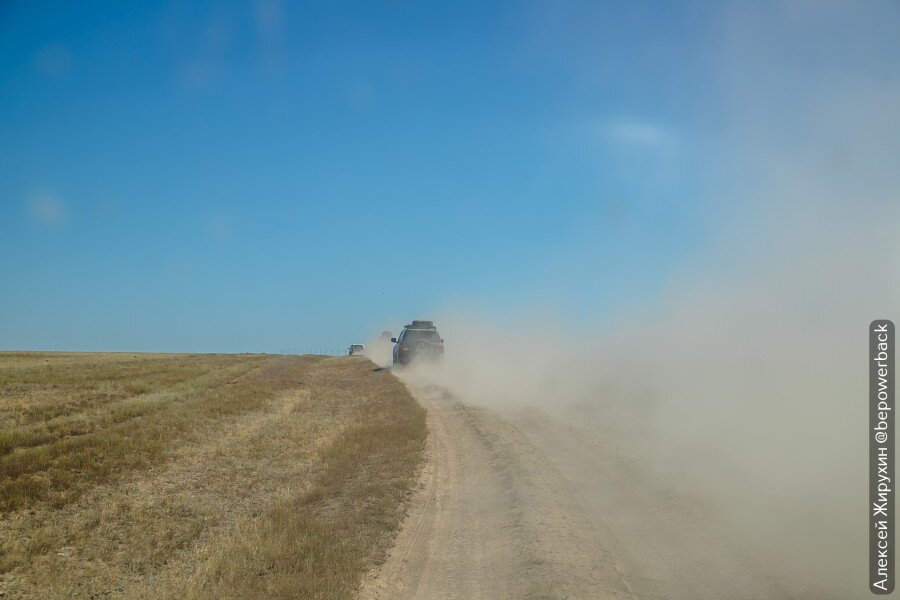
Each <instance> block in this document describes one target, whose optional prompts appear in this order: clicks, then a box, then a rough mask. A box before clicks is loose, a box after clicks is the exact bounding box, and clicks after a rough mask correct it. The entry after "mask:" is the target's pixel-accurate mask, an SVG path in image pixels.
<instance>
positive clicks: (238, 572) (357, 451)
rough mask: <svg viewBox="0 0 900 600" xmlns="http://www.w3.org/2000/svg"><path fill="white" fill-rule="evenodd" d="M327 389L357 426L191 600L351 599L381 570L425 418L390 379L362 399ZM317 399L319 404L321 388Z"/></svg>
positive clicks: (222, 558) (371, 386)
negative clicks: (370, 573)
mask: <svg viewBox="0 0 900 600" xmlns="http://www.w3.org/2000/svg"><path fill="white" fill-rule="evenodd" d="M351 360H353V359H351ZM360 362H361V361H360ZM365 364H366V366H367V367H368V366H371V363H369V362H368V361H366V362H365ZM329 379H330V382H331V383H330V385H331V386H332V387H331V390H330V391H331V392H332V393H334V392H337V393H338V395H345V394H346V395H347V400H348V401H350V402H351V403H352V412H353V414H352V422H351V423H350V424H349V425H348V426H347V427H346V428H345V429H344V430H343V431H342V432H341V434H340V435H339V436H338V437H337V438H336V439H335V440H334V441H333V442H332V443H331V444H330V445H329V446H328V447H327V448H326V449H325V450H324V451H323V452H322V465H321V469H320V471H319V473H318V475H317V476H316V477H315V478H314V480H313V482H312V485H311V487H310V488H309V489H308V490H306V491H304V492H303V493H301V494H298V495H295V496H293V497H289V498H285V499H282V500H281V501H279V502H277V503H275V504H274V505H273V506H272V507H271V509H270V510H269V511H267V512H266V513H265V514H264V515H262V516H261V517H260V518H259V519H256V520H254V521H253V522H250V523H247V524H246V526H245V527H243V528H242V529H241V531H240V534H239V535H237V536H235V539H234V540H233V542H232V543H231V544H229V545H227V546H225V547H223V548H221V549H220V551H219V552H218V553H217V554H216V555H215V557H214V558H213V559H212V560H211V561H210V563H209V565H208V566H207V568H206V570H205V571H203V572H202V573H200V574H199V575H198V577H197V578H195V580H194V582H193V584H192V586H191V587H190V588H189V593H188V595H187V596H188V597H189V598H311V599H322V600H325V599H344V598H350V597H352V596H353V595H354V594H355V593H356V591H357V589H358V587H359V583H360V580H361V577H362V576H363V574H364V573H365V572H366V570H367V569H368V568H370V567H371V566H372V565H373V564H377V563H380V562H381V561H383V560H384V557H385V553H386V551H387V549H388V548H389V547H390V544H391V543H392V540H393V534H394V533H395V532H396V530H397V529H398V527H399V525H400V523H401V521H402V518H403V515H404V514H405V510H406V507H407V504H408V500H409V496H410V494H411V491H412V487H413V482H414V481H415V479H416V476H417V473H418V468H419V467H420V465H421V461H422V457H423V453H424V448H425V438H426V433H427V430H426V425H425V411H424V409H423V408H422V407H421V406H419V405H418V403H417V402H416V401H415V400H414V399H413V398H412V397H411V396H410V394H409V392H408V390H407V389H406V387H405V386H404V385H403V384H402V383H400V382H399V381H398V380H397V379H396V378H394V377H393V376H391V375H389V374H388V373H386V372H383V373H379V374H377V376H370V377H366V378H365V379H364V380H363V382H365V383H367V384H368V389H365V390H363V389H360V387H359V383H356V382H353V381H349V382H345V383H347V385H344V386H341V385H340V380H338V379H336V378H334V377H331V378H329ZM336 383H337V384H338V385H335V384H336ZM311 389H312V393H313V397H320V398H321V397H322V395H323V392H324V390H323V389H322V388H321V387H317V386H316V383H315V382H313V387H312V388H311Z"/></svg>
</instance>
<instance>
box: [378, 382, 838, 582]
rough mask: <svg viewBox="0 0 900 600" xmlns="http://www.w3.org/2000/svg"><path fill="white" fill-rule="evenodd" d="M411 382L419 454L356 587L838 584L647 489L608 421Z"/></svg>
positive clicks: (688, 503) (689, 504)
mask: <svg viewBox="0 0 900 600" xmlns="http://www.w3.org/2000/svg"><path fill="white" fill-rule="evenodd" d="M414 392H415V394H416V395H417V396H418V398H419V400H420V402H421V403H422V404H423V405H424V406H425V407H426V408H427V410H428V425H429V431H430V435H429V447H428V450H427V452H428V465H427V467H426V468H425V469H424V471H423V474H422V478H421V483H420V490H419V492H418V494H417V497H416V498H415V500H414V502H413V506H412V508H411V511H410V513H409V515H408V517H407V519H406V521H405V524H404V527H403V530H402V531H401V532H400V534H399V536H398V538H397V543H396V545H395V547H394V548H393V551H392V552H391V554H390V555H389V557H388V559H387V561H386V563H385V564H384V565H383V566H382V567H381V568H380V569H379V570H378V571H377V572H375V573H373V574H371V575H370V577H369V578H368V579H367V580H366V581H365V582H364V585H363V590H362V595H361V597H362V598H365V599H387V598H418V599H431V598H435V599H436V598H493V599H496V598H601V599H602V598H641V599H645V598H652V599H662V598H673V599H682V598H683V599H687V598H691V599H701V598H717V599H718V598H732V599H738V598H746V599H758V598H778V599H782V598H829V597H834V596H831V595H829V594H828V593H826V591H825V590H821V589H812V587H811V584H810V583H809V581H805V582H802V581H800V580H798V579H796V578H795V577H792V576H791V574H789V573H786V572H784V570H783V568H781V567H779V566H778V565H777V564H771V563H766V562H764V561H762V562H761V561H760V560H759V559H758V558H755V557H754V556H753V555H752V553H748V551H747V550H746V548H743V547H741V545H740V544H739V543H737V542H736V541H735V540H733V539H730V538H729V536H728V535H727V532H726V530H723V529H721V528H719V527H718V526H716V525H715V521H714V519H711V518H710V515H709V514H708V511H707V510H706V509H707V507H704V506H703V505H701V504H697V503H696V502H693V501H692V500H691V499H688V498H684V497H680V496H679V495H677V494H675V493H671V492H666V491H664V490H655V489H653V487H652V485H651V484H650V483H649V482H648V481H646V480H645V479H644V478H643V477H642V474H641V473H640V472H639V469H637V468H636V466H635V465H633V464H631V463H629V462H628V461H627V460H625V459H623V457H622V456H621V455H619V454H618V453H617V452H616V444H617V441H616V440H615V439H614V438H611V437H610V435H609V432H604V431H601V430H598V429H596V428H594V427H589V426H584V427H582V426H579V425H578V424H577V423H574V422H570V421H568V420H566V419H564V418H551V417H549V416H548V415H546V414H544V413H542V412H539V411H517V412H515V413H509V414H507V413H504V414H503V415H500V414H498V413H495V412H491V411H487V410H484V409H479V408H475V407H472V406H469V405H466V404H465V403H463V402H461V401H459V400H457V399H454V398H453V397H451V396H450V395H449V394H448V393H446V392H443V391H442V390H440V389H437V388H419V389H414Z"/></svg>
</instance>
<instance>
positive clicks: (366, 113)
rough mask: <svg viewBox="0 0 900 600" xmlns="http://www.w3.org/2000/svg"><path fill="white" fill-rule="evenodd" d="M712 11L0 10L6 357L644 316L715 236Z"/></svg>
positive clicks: (664, 6) (269, 344)
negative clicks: (500, 317)
mask: <svg viewBox="0 0 900 600" xmlns="http://www.w3.org/2000/svg"><path fill="white" fill-rule="evenodd" d="M719 6H720V4H719V3H704V2H700V3H698V2H689V3H685V4H680V5H678V6H676V3H608V4H604V3H596V2H584V3H580V2H531V3H513V2H496V3H494V2H490V3H484V2H462V3H439V2H412V1H410V2H399V1H398V2H382V3H379V2H358V3H356V2H338V3H331V2H329V3H321V4H318V5H314V4H312V3H287V2H284V3H282V2H279V1H277V0H259V1H257V2H222V3H184V2H142V3H123V2H107V3H103V2H97V3H89V4H85V3H78V2H71V3H65V2H63V3H41V2H6V3H3V5H2V7H0V108H2V110H0V165H2V171H3V175H2V177H0V257H2V258H0V282H2V283H0V290H2V296H0V347H2V348H8V349H73V350H135V351H139V350H146V351H223V352H232V351H254V352H265V351H278V350H279V349H281V348H284V347H288V346H328V347H343V346H347V345H349V344H350V343H352V342H356V341H360V340H364V339H367V338H368V337H369V336H370V335H371V334H372V333H373V332H377V331H378V330H380V329H381V328H382V327H386V326H391V324H392V323H396V325H398V326H399V325H400V324H402V322H403V321H404V320H408V319H410V318H417V317H424V316H428V315H430V314H433V313H434V312H436V311H440V310H444V309H446V308H448V307H453V306H456V305H474V306H480V307H484V308H486V309H487V310H493V311H503V310H506V309H507V308H509V307H513V308H522V307H529V306H536V307H541V306H547V305H549V306H552V307H553V309H554V310H558V311H560V312H563V313H566V314H570V315H575V316H577V317H578V318H587V319H593V320H597V321H602V320H603V319H604V318H608V317H609V315H612V314H615V313H616V311H617V310H620V309H621V307H623V306H633V305H634V304H635V303H638V304H639V303H642V302H652V301H653V299H654V298H655V297H656V295H657V294H658V293H659V291H660V289H661V288H662V286H664V285H665V282H666V280H667V278H668V277H670V275H671V274H672V273H673V272H674V271H675V270H677V269H678V268H679V265H682V264H683V263H684V262H685V261H688V260H690V257H692V256H695V255H698V254H702V253H703V252H704V251H705V250H704V249H705V244H706V243H707V240H708V238H709V235H710V231H711V229H713V228H715V226H716V225H717V223H716V222H715V218H714V217H711V216H710V215H711V214H715V211H710V210H709V208H710V204H711V202H712V199H711V198H712V196H713V194H712V192H711V189H712V188H713V187H714V184H715V181H716V178H717V173H719V170H720V167H721V164H720V163H721V150H722V145H723V139H722V138H723V135H722V131H723V128H724V127H725V124H724V123H725V119H726V117H727V110H728V106H729V103H728V101H727V98H726V97H725V94H724V92H723V89H724V88H723V82H722V64H721V54H720V53H719V50H720V47H721V38H722V35H723V27H724V25H723V23H725V22H726V21H727V17H728V15H727V14H726V11H725V10H724V9H721V8H717V7H719Z"/></svg>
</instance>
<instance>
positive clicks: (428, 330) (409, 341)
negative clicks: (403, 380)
mask: <svg viewBox="0 0 900 600" xmlns="http://www.w3.org/2000/svg"><path fill="white" fill-rule="evenodd" d="M391 341H392V342H394V364H395V365H408V364H409V363H410V362H412V360H413V359H420V358H422V359H436V358H441V357H442V356H444V340H442V339H441V336H440V335H438V332H437V327H435V326H434V323H433V322H431V321H413V322H412V323H410V324H409V325H406V326H404V327H403V331H402V332H400V337H395V338H391Z"/></svg>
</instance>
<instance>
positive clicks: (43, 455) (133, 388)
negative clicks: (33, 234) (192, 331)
mask: <svg viewBox="0 0 900 600" xmlns="http://www.w3.org/2000/svg"><path fill="white" fill-rule="evenodd" d="M283 360H284V359H282V358H280V357H274V356H250V355H244V356H227V355H213V356H209V355H206V356H183V357H179V356H153V355H121V354H68V355H57V354H42V353H35V354H32V353H27V354H17V353H4V354H0V397H2V398H3V402H2V403H0V512H6V511H9V510H12V509H16V508H20V507H23V506H28V505H30V504H32V503H33V502H35V501H39V500H49V501H50V502H52V503H53V504H54V505H56V506H62V505H64V504H66V503H68V502H71V501H72V500H74V499H75V498H77V497H78V496H79V495H80V494H81V492H82V491H83V490H84V489H85V488H86V487H87V486H89V485H91V484H94V483H97V482H101V481H106V480H108V479H109V478H110V477H112V476H114V475H116V474H118V473H121V472H122V471H124V470H128V469H140V468H147V467H149V466H152V465H153V464H156V463H158V462H160V461H161V460H162V459H163V458H164V450H165V448H166V445H167V444H168V443H170V442H171V441H173V440H174V439H177V438H179V437H181V436H184V435H186V434H189V433H190V432H191V431H192V430H193V429H195V428H196V427H198V426H200V425H201V424H202V422H203V421H204V420H207V419H211V418H216V417H218V416H221V415H223V414H229V413H235V412H242V411H246V410H251V409H254V408H258V407H259V406H260V405H261V403H262V402H263V401H264V400H265V399H266V398H267V397H269V396H270V395H271V394H272V393H273V392H275V391H277V390H278V389H280V388H283V387H285V386H286V385H287V384H289V382H288V381H285V380H284V379H283V378H279V377H278V376H277V374H278V373H283V372H285V371H284V369H281V370H279V369H276V368H275V366H276V365H277V364H279V363H283ZM273 374H276V376H274V377H273V376H272V375H273Z"/></svg>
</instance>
